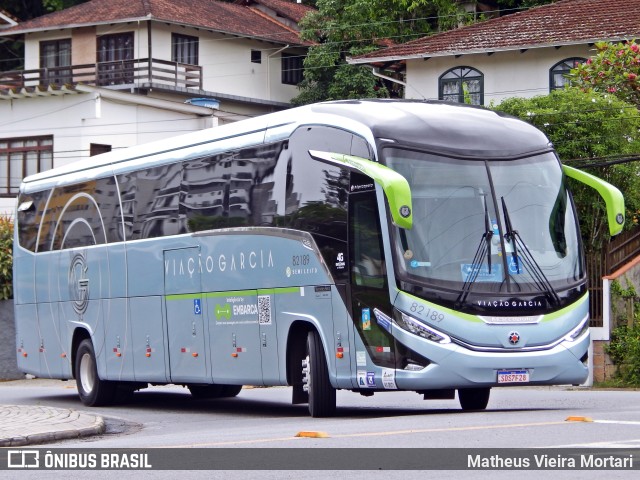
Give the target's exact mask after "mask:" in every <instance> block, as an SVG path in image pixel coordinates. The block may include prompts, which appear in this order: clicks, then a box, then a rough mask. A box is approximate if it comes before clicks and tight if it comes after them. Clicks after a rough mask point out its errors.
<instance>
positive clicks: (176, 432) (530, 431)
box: [0, 380, 640, 480]
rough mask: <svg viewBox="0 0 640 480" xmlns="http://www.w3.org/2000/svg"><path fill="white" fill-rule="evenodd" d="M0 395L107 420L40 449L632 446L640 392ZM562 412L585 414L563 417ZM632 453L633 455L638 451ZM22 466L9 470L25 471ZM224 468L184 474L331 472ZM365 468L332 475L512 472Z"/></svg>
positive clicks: (3, 388)
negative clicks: (107, 401)
mask: <svg viewBox="0 0 640 480" xmlns="http://www.w3.org/2000/svg"><path fill="white" fill-rule="evenodd" d="M0 402H1V403H3V404H17V405H24V404H27V405H31V404H38V405H48V406H53V407H62V408H72V409H77V410H88V411H90V412H91V413H94V414H95V413H96V412H99V414H100V415H102V416H103V417H104V418H105V420H106V423H107V432H106V434H104V435H102V436H98V437H91V438H87V439H82V440H68V441H64V442H61V443H58V444H55V445H54V444H51V445H43V447H45V448H49V447H64V448H95V449H101V448H121V447H125V448H134V449H135V448H138V449H139V448H147V447H172V448H176V447H188V448H193V447H205V448H218V447H226V448H243V449H256V448H322V447H326V448H338V449H344V448H367V449H371V448H380V449H388V448H403V449H404V448H434V447H446V448H449V447H450V448H508V447H520V448H545V449H549V448H551V449H557V448H579V449H580V448H584V449H587V448H592V447H607V448H618V449H620V448H640V391H629V390H624V391H606V390H592V389H584V388H561V387H550V388H546V387H545V388H542V387H526V388H520V387H518V388H503V389H494V390H493V391H492V396H491V400H490V401H489V406H488V408H487V410H486V411H483V412H463V411H462V410H461V409H460V407H459V404H458V402H457V400H437V401H433V400H429V401H424V400H422V397H421V396H419V395H418V394H416V393H412V392H384V393H380V394H376V395H374V396H373V397H369V398H365V397H362V396H360V395H358V394H354V393H351V392H343V391H340V392H338V414H337V416H336V417H334V418H328V419H314V418H310V417H309V416H308V413H307V409H306V405H291V403H290V390H289V389H288V388H245V389H243V390H242V392H241V393H240V395H239V396H238V397H236V398H233V399H223V400H208V401H207V400H195V399H193V398H191V396H190V395H189V393H188V390H186V389H184V388H182V387H179V386H165V387H152V388H150V389H147V390H143V391H141V392H138V393H136V394H135V395H134V398H133V400H132V401H131V402H130V403H129V404H127V405H118V406H110V407H101V408H99V409H88V408H87V407H84V406H83V405H82V404H81V403H80V401H79V400H78V397H77V394H76V390H75V384H74V383H72V382H60V381H55V380H21V381H13V382H4V383H0ZM570 417H574V420H575V419H578V420H591V421H567V419H568V418H570ZM300 432H317V433H312V435H319V436H321V437H322V438H317V437H316V438H313V437H311V438H310V437H299V436H297V435H298V434H299V433H300ZM305 434H306V433H305ZM551 451H555V450H551ZM292 452H293V450H292ZM636 462H638V464H640V458H638V459H636ZM22 473H23V472H21V475H20V476H19V477H16V478H26V477H24V476H23V475H22ZM33 473H35V472H33ZM49 473H53V472H49ZM78 473H80V472H73V473H72V474H71V475H70V477H69V478H76V477H74V475H75V474H78ZM133 473H134V472H119V473H118V476H119V478H121V477H122V476H123V475H124V476H125V477H126V475H127V474H133ZM149 473H150V472H137V473H136V479H137V478H145V475H146V474H149ZM205 473H207V475H205ZM227 473H228V475H227V476H226V477H224V476H223V472H213V473H212V472H197V471H192V472H188V474H189V478H223V477H224V478H230V477H233V478H299V477H304V478H326V477H327V476H335V475H336V473H335V472H334V473H331V472H323V471H319V472H313V471H311V472H309V471H306V472H292V471H279V472H244V473H243V472H227ZM240 473H242V475H240ZM366 473H367V474H366V475H365V472H358V471H352V470H348V471H342V472H338V473H337V474H339V475H341V476H345V477H348V478H349V479H351V478H367V479H375V478H385V479H386V478H402V479H403V480H404V479H409V478H429V477H436V476H437V477H438V478H459V477H460V476H466V477H467V478H496V477H498V478H499V477H501V476H502V475H507V474H509V475H510V477H509V478H512V477H513V475H514V472H508V471H501V472H493V471H491V472H489V471H482V472H478V471H473V472H465V473H464V475H456V472H446V471H445V472H443V471H428V472H412V471H409V472H386V474H387V475H386V476H384V477H378V474H381V472H371V471H368V472H366ZM458 473H460V472H458ZM603 473H604V475H603ZM634 473H635V474H637V472H621V471H609V472H589V471H566V470H565V471H562V472H553V471H545V472H541V471H538V472H536V471H519V472H517V476H518V477H520V478H540V477H541V474H544V476H545V477H548V476H552V477H554V478H581V479H584V478H633V477H635V474H634ZM109 474H110V475H112V476H113V475H114V472H92V476H93V475H98V478H101V475H105V476H104V478H112V476H109ZM165 474H166V475H167V476H166V477H165V476H164V475H165ZM201 475H202V477H200V476H201ZM361 475H362V476H361ZM556 475H558V476H556ZM592 475H593V476H592ZM34 478H35V477H34ZM38 478H43V476H42V475H39V476H38ZM77 478H80V477H77ZM92 478H93V477H92ZM149 478H151V477H149ZM153 478H154V480H156V479H157V478H176V472H173V473H172V472H154V475H153ZM504 478H507V477H506V476H505V477H504Z"/></svg>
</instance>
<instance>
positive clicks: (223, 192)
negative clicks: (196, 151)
mask: <svg viewBox="0 0 640 480" xmlns="http://www.w3.org/2000/svg"><path fill="white" fill-rule="evenodd" d="M286 150H287V145H286V142H279V143H274V144H270V145H259V146H255V147H249V148H244V149H242V150H239V151H236V152H230V153H226V154H223V155H216V156H212V157H207V158H202V159H198V160H192V161H188V162H185V163H184V165H183V175H182V187H181V201H180V204H181V207H182V208H183V209H184V213H185V216H186V218H187V226H188V229H189V231H200V230H209V229H215V228H228V227H238V226H255V225H258V226H270V225H275V224H276V223H277V221H276V217H277V215H278V205H279V204H281V203H283V202H282V200H283V199H284V187H282V188H281V190H282V192H281V193H278V189H277V188H274V186H275V185H276V183H277V181H276V180H277V178H278V177H282V179H283V180H284V178H285V169H286V165H284V166H283V167H282V168H276V167H277V165H278V162H279V161H280V162H284V161H286V158H285V159H284V160H283V158H284V157H286V155H287V154H286ZM277 172H281V173H277ZM279 183H282V182H279Z"/></svg>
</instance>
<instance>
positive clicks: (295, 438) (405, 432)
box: [163, 420, 570, 448]
mask: <svg viewBox="0 0 640 480" xmlns="http://www.w3.org/2000/svg"><path fill="white" fill-rule="evenodd" d="M550 425H565V426H567V425H570V423H567V422H566V421H564V420H562V421H560V422H536V423H511V424H501V425H478V426H475V427H446V428H421V429H411V430H388V431H382V432H361V433H343V434H338V435H331V438H357V437H380V436H392V435H409V434H415V433H437V432H464V431H473V430H497V429H504V428H523V427H545V426H550ZM304 440H305V438H304V437H298V436H291V437H279V438H277V437H276V438H256V439H253V440H229V441H226V442H211V443H209V442H207V443H192V444H183V445H173V446H166V447H163V448H186V447H220V446H225V445H250V444H256V443H272V442H283V441H289V442H290V441H304Z"/></svg>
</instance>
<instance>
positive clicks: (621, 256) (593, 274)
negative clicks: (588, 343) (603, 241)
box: [586, 228, 640, 327]
mask: <svg viewBox="0 0 640 480" xmlns="http://www.w3.org/2000/svg"><path fill="white" fill-rule="evenodd" d="M638 255H640V228H634V229H632V230H628V231H626V232H622V233H621V234H620V235H618V236H616V237H613V238H612V239H611V240H610V241H609V243H608V244H607V245H606V247H605V248H604V249H603V250H602V251H601V252H594V253H591V254H588V255H587V260H586V266H587V275H588V276H589V312H590V314H591V321H590V323H589V326H591V327H602V326H603V318H604V317H603V291H602V277H604V276H605V275H611V274H612V273H613V272H615V271H616V270H618V269H619V268H621V267H623V266H624V265H625V264H627V263H629V262H630V261H631V260H633V259H634V258H635V257H637V256H638Z"/></svg>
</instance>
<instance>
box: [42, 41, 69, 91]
mask: <svg viewBox="0 0 640 480" xmlns="http://www.w3.org/2000/svg"><path fill="white" fill-rule="evenodd" d="M70 66H71V40H70V39H68V38H65V39H62V40H51V41H48V42H40V68H41V69H43V74H42V83H44V84H45V85H49V84H52V83H54V84H57V85H63V84H65V83H71V69H69V68H64V67H70Z"/></svg>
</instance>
